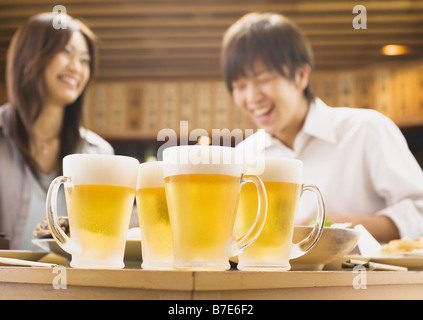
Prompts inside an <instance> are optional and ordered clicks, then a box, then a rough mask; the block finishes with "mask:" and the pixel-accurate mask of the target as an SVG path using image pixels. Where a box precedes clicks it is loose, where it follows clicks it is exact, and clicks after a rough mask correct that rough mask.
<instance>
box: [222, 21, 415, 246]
mask: <svg viewBox="0 0 423 320" xmlns="http://www.w3.org/2000/svg"><path fill="white" fill-rule="evenodd" d="M222 63H223V70H224V75H225V79H226V83H227V87H228V89H229V91H230V92H231V94H232V97H233V100H234V102H235V104H236V105H237V107H239V108H241V109H242V110H243V111H244V113H245V114H246V115H247V116H249V117H250V118H251V119H252V121H253V122H254V123H255V124H256V125H257V127H258V128H261V129H265V131H266V139H265V140H266V142H265V144H264V145H263V146H262V148H261V153H262V154H264V153H265V154H266V155H268V156H277V157H289V158H297V159H300V160H302V161H303V162H304V182H305V183H313V184H316V185H317V186H318V187H319V188H320V190H321V192H322V193H323V197H324V199H325V205H326V213H327V217H328V220H329V221H331V222H352V223H353V224H363V225H364V226H365V227H366V228H367V229H368V230H369V231H370V232H371V233H372V234H373V236H374V237H375V238H376V239H378V240H379V241H382V242H387V241H389V240H391V239H395V238H400V237H409V238H417V237H421V236H423V172H422V170H421V168H420V166H419V165H418V163H417V161H416V160H415V158H414V156H413V155H412V153H411V152H410V150H409V149H408V146H407V143H406V140H405V139H404V137H403V135H402V134H401V132H400V130H399V129H398V127H397V126H396V125H395V124H394V123H393V122H392V121H391V120H390V119H388V118H387V117H385V116H383V115H382V114H380V113H378V112H376V111H374V110H364V109H354V108H332V107H328V106H327V105H326V104H325V103H324V102H322V101H321V100H320V99H318V98H316V97H315V96H314V94H313V91H312V88H311V85H310V76H311V72H312V69H313V58H312V51H311V47H310V45H309V43H308V41H307V39H306V37H305V36H304V34H303V33H302V31H301V30H300V29H299V27H298V26H297V25H295V24H294V23H293V22H292V21H291V20H289V19H288V18H286V17H284V16H282V15H279V14H272V13H264V14H259V13H250V14H247V15H245V16H244V17H242V18H241V19H240V20H238V21H237V22H236V23H235V24H233V25H232V26H231V27H230V28H229V29H228V30H227V32H226V33H225V36H224V39H223V46H222ZM256 140H257V134H255V135H252V136H250V137H248V138H247V139H246V140H244V141H243V142H242V143H241V147H243V148H245V150H247V152H248V150H257V149H256V147H254V148H253V145H254V146H255V143H256V142H257V141H256ZM303 202H304V201H303ZM308 202H309V203H310V207H308V206H307V205H308V203H305V204H304V206H303V208H302V210H301V212H299V217H298V218H299V219H300V220H301V221H302V222H308V221H309V220H310V218H309V217H310V216H312V209H313V208H312V206H311V205H313V202H311V201H308Z"/></svg>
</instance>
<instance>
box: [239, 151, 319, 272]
mask: <svg viewBox="0 0 423 320" xmlns="http://www.w3.org/2000/svg"><path fill="white" fill-rule="evenodd" d="M262 161H264V163H265V166H264V170H263V171H262V172H261V173H260V174H259V177H260V178H261V179H262V181H263V183H264V186H265V189H266V192H267V203H268V208H267V219H266V223H265V224H264V227H263V230H262V232H261V233H260V235H259V236H258V238H257V239H256V240H255V241H254V243H253V244H252V245H251V246H249V247H248V248H246V249H245V250H244V252H242V253H241V254H240V255H239V263H238V269H240V270H254V269H255V270H272V269H275V270H289V269H290V268H291V266H290V264H289V260H290V259H293V258H296V257H299V256H301V255H303V254H305V253H306V252H307V251H309V250H310V249H311V248H312V247H313V246H314V245H315V243H316V242H317V241H318V240H319V238H320V235H321V232H322V230H323V224H321V223H322V222H323V221H324V216H325V215H324V205H323V199H322V197H321V194H320V192H319V191H318V189H317V187H316V186H313V185H303V184H302V180H303V163H302V162H301V161H300V160H296V159H280V158H272V157H266V158H265V159H264V160H262ZM247 172H248V169H247ZM303 191H312V192H313V193H315V195H316V200H317V215H318V221H319V223H318V224H316V226H315V228H313V231H312V232H311V233H310V236H309V237H307V238H306V239H305V240H303V241H301V242H300V243H298V244H293V243H292V238H293V234H294V226H295V223H294V222H295V215H296V213H297V207H298V204H299V201H300V198H301V195H302V194H303ZM256 207H257V197H255V196H254V192H253V190H252V189H251V187H250V186H248V185H247V186H245V187H244V188H243V190H242V191H241V196H240V204H239V208H238V215H237V220H236V226H235V234H236V235H238V234H243V232H244V231H245V230H246V229H247V226H248V225H249V223H251V221H252V220H253V219H254V215H255V213H254V212H255V208H256Z"/></svg>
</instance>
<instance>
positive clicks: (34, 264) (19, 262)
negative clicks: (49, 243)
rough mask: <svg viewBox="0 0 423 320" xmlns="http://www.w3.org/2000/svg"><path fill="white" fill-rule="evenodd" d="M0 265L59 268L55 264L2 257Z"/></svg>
mask: <svg viewBox="0 0 423 320" xmlns="http://www.w3.org/2000/svg"><path fill="white" fill-rule="evenodd" d="M0 264H7V265H15V266H28V267H48V268H54V267H56V266H57V264H55V263H46V262H36V261H29V260H22V259H15V258H2V257H0Z"/></svg>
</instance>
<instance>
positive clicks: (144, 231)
mask: <svg viewBox="0 0 423 320" xmlns="http://www.w3.org/2000/svg"><path fill="white" fill-rule="evenodd" d="M136 198H137V208H138V217H139V222H140V228H141V238H142V242H141V245H142V257H143V262H142V267H143V269H156V268H157V269H161V268H171V267H172V263H173V249H172V231H171V230H170V221H169V213H168V210H167V202H166V193H165V188H164V187H158V188H140V189H137V193H136Z"/></svg>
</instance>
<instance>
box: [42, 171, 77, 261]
mask: <svg viewBox="0 0 423 320" xmlns="http://www.w3.org/2000/svg"><path fill="white" fill-rule="evenodd" d="M70 181H71V178H69V177H63V176H60V177H57V178H55V179H54V180H53V181H52V182H51V184H50V187H49V189H48V192H47V199H46V215H47V222H48V226H49V228H50V231H51V234H52V236H53V238H54V239H55V240H56V242H57V244H58V245H59V246H60V247H61V248H62V249H63V250H65V251H66V252H67V253H70V254H72V255H73V254H79V253H80V252H81V248H80V247H79V245H78V244H77V243H76V242H75V241H73V240H72V239H71V238H69V237H68V236H67V235H66V233H65V232H64V231H63V230H62V228H60V226H59V219H58V217H57V195H58V193H59V188H60V185H61V184H65V183H66V182H70Z"/></svg>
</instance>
